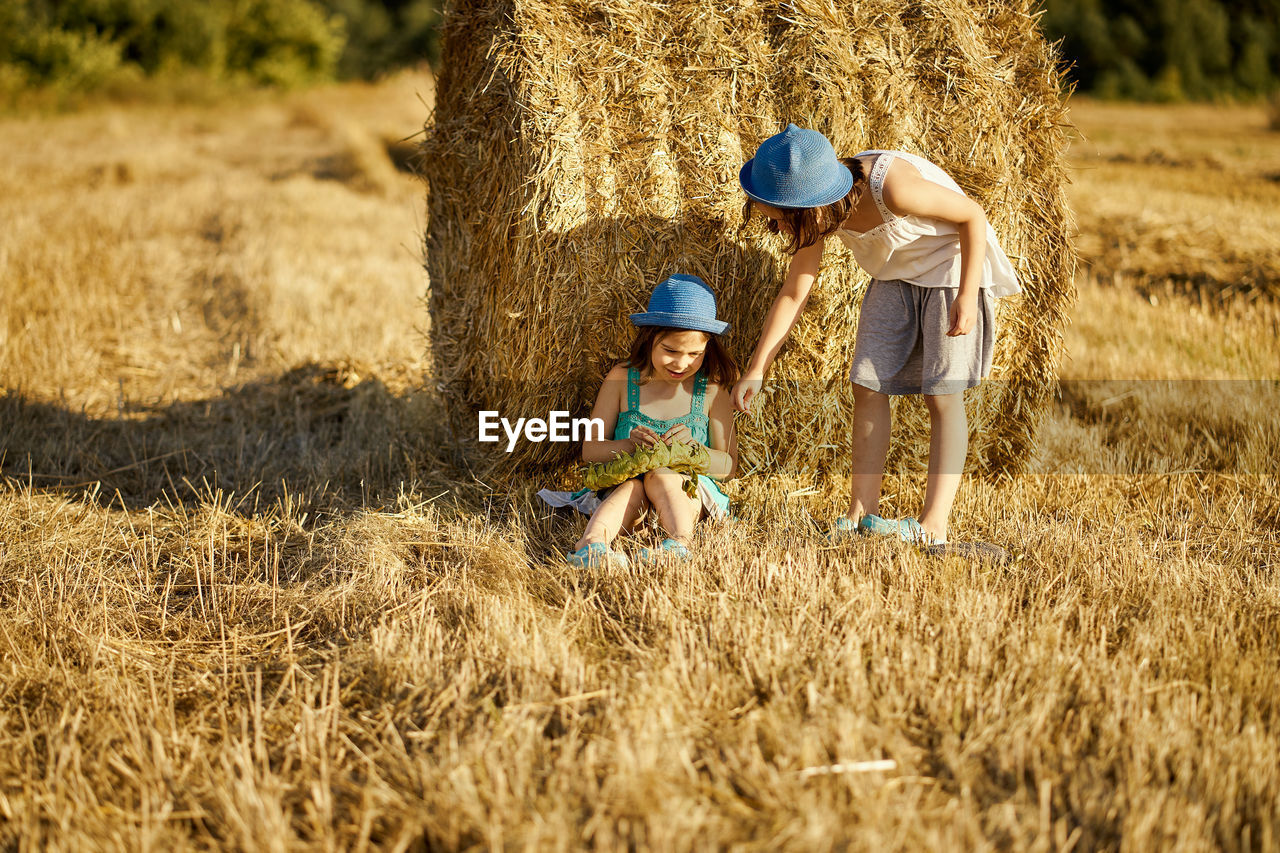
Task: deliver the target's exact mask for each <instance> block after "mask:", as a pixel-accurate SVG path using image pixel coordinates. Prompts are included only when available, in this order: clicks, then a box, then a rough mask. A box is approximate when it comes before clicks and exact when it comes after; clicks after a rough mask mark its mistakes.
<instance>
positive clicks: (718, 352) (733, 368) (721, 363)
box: [627, 326, 741, 385]
mask: <svg viewBox="0 0 1280 853" xmlns="http://www.w3.org/2000/svg"><path fill="white" fill-rule="evenodd" d="M688 331H694V332H697V331H701V330H700V329H675V328H670V327H668V326H640V330H639V331H638V332H637V333H636V339H635V341H634V342H633V343H632V344H631V355H630V357H629V358H628V360H627V366H628V367H634V368H635V369H636V370H639V371H640V375H641V376H642V377H643V378H644V379H645V380H646V381H647V380H648V379H649V374H650V373H651V372H652V370H653V357H652V353H653V348H654V347H655V346H657V345H658V341H660V340H662V339H663V338H664V337H666V336H667V335H669V334H671V333H672V332H688ZM703 334H705V335H706V336H707V351H706V353H705V354H704V355H703V358H702V368H701V370H702V372H703V373H705V374H707V381H708V382H714V383H715V384H717V385H732V384H733V383H735V382H737V381H738V376H739V375H740V373H741V371H739V370H738V363H737V362H736V361H734V360H733V356H731V355H729V353H728V351H727V350H726V349H725V348H724V347H722V346H721V345H720V336H719V335H713V334H711V333H710V332H703Z"/></svg>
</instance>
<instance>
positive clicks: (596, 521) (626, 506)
mask: <svg viewBox="0 0 1280 853" xmlns="http://www.w3.org/2000/svg"><path fill="white" fill-rule="evenodd" d="M648 506H649V500H648V498H646V497H645V493H644V483H642V482H640V480H639V479H632V480H627V481H626V482H625V483H622V484H621V485H619V486H616V487H615V488H614V489H613V491H611V492H609V494H607V495H605V499H604V501H603V502H601V504H600V506H598V507H596V511H595V512H593V513H591V520H590V521H588V522H587V529H586V530H584V531H582V538H581V539H579V540H578V544H577V545H574V546H573V550H575V551H576V550H578V549H579V548H581V547H583V546H584V545H587V544H590V543H591V542H603V543H604V544H606V545H608V544H610V543H611V542H613V540H614V538H615V537H616V536H617V535H618V532H619V531H621V530H627V531H630V530H631V528H632V527H633V526H634V525H635V523H636V521H638V520H639V518H640V514H641V513H642V512H644V511H645V508H646V507H648Z"/></svg>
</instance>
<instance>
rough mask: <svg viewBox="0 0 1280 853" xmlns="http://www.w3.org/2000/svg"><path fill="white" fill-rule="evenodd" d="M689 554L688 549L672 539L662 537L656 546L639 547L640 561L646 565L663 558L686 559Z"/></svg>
mask: <svg viewBox="0 0 1280 853" xmlns="http://www.w3.org/2000/svg"><path fill="white" fill-rule="evenodd" d="M689 556H690V554H689V549H688V548H686V547H684V546H683V545H681V544H680V543H679V542H677V541H676V540H674V539H663V540H662V545H661V546H659V547H657V548H641V549H640V562H641V563H642V564H644V565H646V566H651V565H653V564H654V563H657V562H659V561H660V560H664V559H675V560H687V559H689Z"/></svg>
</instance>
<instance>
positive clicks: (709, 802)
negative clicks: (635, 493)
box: [0, 76, 1280, 850]
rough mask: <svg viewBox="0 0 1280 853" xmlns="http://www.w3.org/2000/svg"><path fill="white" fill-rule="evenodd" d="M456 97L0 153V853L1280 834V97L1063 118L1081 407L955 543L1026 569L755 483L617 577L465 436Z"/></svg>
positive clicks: (103, 128)
mask: <svg viewBox="0 0 1280 853" xmlns="http://www.w3.org/2000/svg"><path fill="white" fill-rule="evenodd" d="M430 99H431V85H430V82H429V81H427V80H424V79H421V78H415V77H412V76H406V77H400V78H396V79H394V80H391V81H388V82H386V83H384V84H381V85H379V86H377V87H347V88H336V89H329V90H323V91H316V92H311V93H306V94H299V95H292V96H288V97H280V98H277V99H262V100H258V101H253V102H250V103H245V104H239V105H231V104H224V105H221V106H212V107H202V108H189V109H163V110H162V109H159V108H149V107H132V108H120V107H106V106H103V107H99V108H95V109H91V110H88V111H86V112H84V113H81V114H77V115H70V116H62V117H56V118H34V117H28V118H22V117H18V118H5V119H3V120H0V146H2V147H3V150H4V152H5V156H4V158H2V159H0V221H3V223H4V228H3V229H0V289H2V293H0V297H2V298H0V320H2V321H0V377H3V383H2V389H3V390H2V393H3V396H2V397H0V442H2V443H0V453H3V462H2V463H0V464H2V470H3V477H4V480H3V486H2V488H0V847H3V848H4V849H14V850H28V849H37V848H40V849H44V848H48V849H60V850H83V849H143V850H170V849H209V848H219V849H269V850H291V849H361V850H363V849H369V848H381V849H395V850H402V849H411V850H452V849H493V848H501V849H573V848H583V847H585V848H593V849H659V850H682V849H721V848H735V849H759V850H766V849H767V850H773V849H792V850H829V849H866V850H884V849H902V850H915V849H921V848H925V849H966V850H968V849H1013V850H1066V849H1074V850H1089V849H1128V850H1152V849H1170V850H1208V849H1227V850H1274V849H1277V848H1278V847H1280V762H1277V755H1280V678H1278V673H1280V565H1278V563H1280V557H1278V554H1280V481H1278V479H1277V475H1276V466H1275V459H1276V458H1277V456H1278V455H1280V424H1278V420H1277V414H1276V412H1277V403H1278V402H1280V400H1278V399H1277V398H1278V396H1280V392H1278V391H1277V382H1278V380H1280V370H1278V369H1277V365H1280V344H1278V343H1277V341H1278V340H1280V298H1278V297H1277V291H1276V287H1277V284H1276V283H1277V277H1276V270H1275V259H1276V257H1277V256H1278V255H1277V250H1278V249H1280V247H1278V246H1277V240H1278V239H1280V238H1278V237H1277V235H1280V182H1277V177H1276V176H1277V175H1280V133H1276V132H1272V131H1268V129H1267V122H1266V116H1265V112H1264V110H1263V109H1261V108H1253V107H1185V108H1154V107H1151V108H1147V107H1143V108H1137V107H1131V106H1122V105H1101V104H1090V103H1086V102H1078V103H1076V104H1075V105H1074V106H1073V108H1072V113H1071V115H1072V119H1073V120H1074V121H1075V123H1076V124H1077V125H1078V127H1079V129H1080V131H1081V133H1082V134H1083V138H1082V139H1078V140H1077V141H1075V142H1074V143H1073V144H1072V147H1071V161H1072V166H1073V171H1072V177H1073V181H1074V183H1073V185H1072V187H1071V195H1072V201H1073V203H1074V205H1075V207H1076V209H1077V211H1078V214H1079V226H1080V230H1081V235H1080V239H1079V245H1080V246H1081V248H1082V250H1083V251H1084V253H1085V255H1086V258H1087V260H1088V261H1089V264H1088V265H1087V266H1086V267H1084V268H1083V269H1082V270H1081V274H1080V278H1079V281H1078V284H1079V298H1078V301H1077V304H1076V307H1075V310H1074V314H1073V321H1072V324H1071V325H1070V327H1069V328H1068V329H1067V339H1066V348H1067V352H1068V359H1067V360H1066V361H1065V363H1064V368H1063V375H1064V378H1065V379H1066V380H1067V381H1066V382H1065V384H1064V388H1063V394H1062V395H1061V399H1060V401H1059V403H1058V404H1057V405H1056V406H1055V408H1054V409H1053V410H1052V411H1051V413H1050V415H1049V417H1048V420H1047V423H1046V425H1045V427H1044V429H1043V430H1042V431H1041V441H1040V448H1039V451H1038V453H1037V455H1036V456H1035V458H1034V459H1033V460H1032V461H1031V463H1030V465H1029V470H1028V471H1027V472H1024V473H1023V474H1020V475H1018V476H1017V477H1014V478H1003V479H1000V478H992V479H982V478H973V479H971V480H970V481H969V482H968V483H966V485H965V487H964V488H963V490H962V492H961V496H960V500H959V502H958V505H957V512H956V517H955V524H954V528H955V530H957V531H959V532H961V533H962V534H963V535H967V536H971V537H975V538H981V539H984V540H989V541H993V542H996V543H999V544H1001V545H1004V546H1006V547H1008V548H1009V549H1010V550H1011V551H1012V552H1014V554H1015V556H1016V557H1017V559H1016V560H1015V561H1014V562H1013V563H1011V564H1010V565H1007V566H1003V567H996V566H990V565H985V564H970V563H967V562H963V561H958V560H954V559H947V560H937V559H928V558H925V557H923V556H922V555H920V554H918V553H916V552H914V551H912V550H910V549H908V548H899V547H893V546H880V545H870V544H864V545H856V546H846V547H841V548H829V547H825V546H823V545H822V544H820V542H819V541H818V540H817V538H816V537H815V535H814V531H815V530H816V529H817V525H818V524H824V523H825V522H826V521H827V520H828V519H829V518H830V517H831V515H832V514H833V513H834V511H835V509H836V507H837V505H838V500H839V499H838V497H837V496H835V495H832V494H828V493H814V492H813V491H811V490H808V489H806V488H804V484H803V483H788V482H780V481H778V480H776V479H770V478H768V477H766V476H763V475H753V476H751V477H748V478H746V480H744V481H742V482H740V483H738V484H737V485H736V488H735V495H736V497H737V498H738V500H739V513H740V515H741V517H742V521H741V522H740V523H738V524H735V525H732V526H729V527H721V528H712V529H708V530H707V531H706V533H705V536H704V537H703V539H702V540H701V542H700V543H699V547H698V549H697V554H696V557H695V559H694V560H693V561H692V562H691V563H689V564H688V565H684V566H678V567H676V566H671V567H667V568H664V569H661V570H656V571H652V572H631V573H625V572H616V571H605V570H601V571H586V572H580V571H574V570H570V569H569V568H567V567H566V566H565V565H563V564H562V563H561V562H559V560H558V555H559V554H560V553H561V552H562V551H563V550H564V548H565V547H566V546H567V545H568V544H569V543H571V542H572V541H573V539H574V538H575V537H576V535H577V531H578V530H579V527H580V525H581V521H578V520H575V519H569V518H562V517H554V518H553V517H548V516H547V515H546V514H545V513H543V512H541V511H540V510H538V509H537V508H536V507H535V505H534V504H533V502H532V501H531V494H532V490H533V489H534V488H535V487H536V486H537V485H538V484H532V483H531V484H528V485H527V486H521V487H516V488H503V489H494V488H492V487H491V486H490V485H489V484H487V483H486V482H483V481H481V480H479V479H477V478H476V477H474V476H473V475H472V474H471V472H469V471H468V470H467V469H466V468H465V465H463V464H462V463H460V462H459V460H458V457H457V454H455V453H454V452H453V450H452V448H451V446H450V445H449V444H448V442H447V440H446V433H445V428H444V426H443V423H444V419H443V417H442V412H441V408H440V402H439V399H438V392H437V390H436V386H435V383H434V379H433V377H434V375H435V374H434V372H433V368H431V367H430V366H429V365H427V364H425V363H424V361H423V358H424V356H423V353H425V352H427V341H426V337H425V336H426V335H428V334H429V333H430V330H429V329H425V328H422V325H423V323H424V318H425V317H426V316H427V315H426V310H425V307H424V306H423V303H422V298H423V291H424V287H423V277H422V258H421V256H420V252H419V248H418V246H419V241H420V235H421V234H422V233H423V216H424V214H423V210H424V208H423V201H422V195H423V194H422V190H421V188H420V186H419V184H418V183H417V181H416V179H415V178H413V177H412V176H410V175H408V174H406V173H404V172H400V171H397V170H396V168H395V166H394V160H393V159H392V157H390V156H388V153H387V152H388V150H390V151H391V152H392V153H393V154H396V155H398V154H399V151H400V148H399V147H397V146H395V145H388V144H387V143H388V142H390V141H393V140H395V139H397V138H399V137H403V136H407V135H409V134H411V133H413V132H414V131H415V130H416V129H417V128H418V127H420V126H421V124H422V121H423V119H424V117H425V115H426V112H427V104H429V102H430ZM424 101H425V102H426V103H425V104H424V103H423V102H424ZM737 345H739V346H747V345H749V344H744V343H742V342H738V343H737ZM424 379H425V381H424ZM921 479H922V478H921V476H920V475H919V474H918V473H917V472H914V471H910V470H905V469H904V470H901V471H897V472H895V473H894V475H893V476H891V477H890V481H889V488H888V494H889V495H890V496H891V497H890V499H889V508H890V509H891V510H898V511H903V512H905V511H909V510H910V509H911V508H913V507H914V506H916V505H918V504H917V501H918V499H919V494H920V489H921V482H920V481H921ZM811 519H813V520H811ZM643 541H645V537H638V538H637V540H636V542H637V543H640V542H643ZM866 761H880V762H891V764H887V763H882V764H878V765H872V766H873V767H876V768H879V769H872V770H867V769H866V767H867V765H860V764H858V762H866Z"/></svg>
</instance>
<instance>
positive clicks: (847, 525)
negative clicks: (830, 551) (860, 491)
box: [827, 515, 862, 545]
mask: <svg viewBox="0 0 1280 853" xmlns="http://www.w3.org/2000/svg"><path fill="white" fill-rule="evenodd" d="M861 532H862V531H861V530H860V529H859V526H858V525H857V524H854V523H853V522H852V521H850V520H849V519H848V518H846V517H845V516H843V515H842V516H840V517H839V518H837V519H836V523H835V524H833V525H832V526H831V530H830V531H829V532H828V533H827V542H829V543H831V544H832V545H839V544H840V543H841V542H848V541H849V540H850V539H856V538H857V536H858V534H859V533H861Z"/></svg>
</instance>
